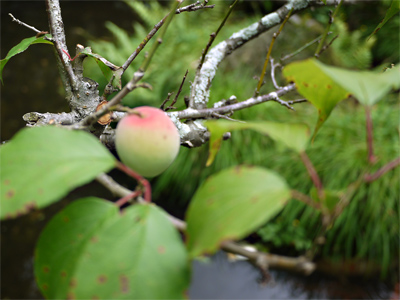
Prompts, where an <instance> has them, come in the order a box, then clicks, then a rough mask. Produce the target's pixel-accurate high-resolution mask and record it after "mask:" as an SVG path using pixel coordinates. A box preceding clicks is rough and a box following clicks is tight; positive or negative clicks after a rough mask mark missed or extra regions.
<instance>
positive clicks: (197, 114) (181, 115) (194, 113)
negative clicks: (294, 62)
mask: <svg viewBox="0 0 400 300" xmlns="http://www.w3.org/2000/svg"><path fill="white" fill-rule="evenodd" d="M295 89H296V87H295V85H294V84H293V83H291V84H289V85H287V86H284V87H282V88H281V89H280V90H277V91H275V92H271V93H269V94H265V95H260V96H257V97H251V98H249V99H246V100H243V101H240V102H237V103H233V104H229V105H226V106H221V107H213V108H204V109H192V108H188V109H185V110H181V111H176V112H169V113H168V114H169V115H170V116H171V117H172V116H173V117H175V118H178V119H189V118H190V119H199V118H209V117H211V116H212V114H213V113H217V114H220V115H224V114H227V113H230V112H234V111H237V110H242V109H245V108H248V107H252V106H254V105H258V104H261V103H264V102H267V101H272V100H274V99H275V98H276V97H277V96H278V97H280V96H283V95H285V94H287V93H289V92H291V91H294V90H295ZM292 101H293V102H294V103H296V101H297V100H292ZM299 102H304V100H303V99H301V100H299ZM288 103H289V102H288Z"/></svg>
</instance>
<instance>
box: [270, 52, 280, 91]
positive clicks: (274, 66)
mask: <svg viewBox="0 0 400 300" xmlns="http://www.w3.org/2000/svg"><path fill="white" fill-rule="evenodd" d="M270 62H271V79H272V83H273V85H274V87H275V88H276V89H277V90H279V89H280V88H281V87H280V86H279V85H278V83H277V81H276V79H275V69H276V67H282V65H281V64H280V63H277V64H275V63H274V59H273V58H272V57H271V59H270Z"/></svg>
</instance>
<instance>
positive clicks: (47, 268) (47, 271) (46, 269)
mask: <svg viewBox="0 0 400 300" xmlns="http://www.w3.org/2000/svg"><path fill="white" fill-rule="evenodd" d="M42 270H43V272H44V273H49V272H50V268H49V267H48V266H44V267H43V268H42Z"/></svg>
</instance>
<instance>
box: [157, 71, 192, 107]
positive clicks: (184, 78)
mask: <svg viewBox="0 0 400 300" xmlns="http://www.w3.org/2000/svg"><path fill="white" fill-rule="evenodd" d="M188 72H189V70H186V73H185V75H184V76H183V78H182V82H181V85H180V86H179V89H178V92H177V93H176V96H175V98H174V100H172V102H171V105H169V106H168V107H165V104H166V103H167V102H168V101H169V100H170V98H171V96H172V94H173V93H168V96H167V99H165V100H164V101H163V103H162V104H161V106H160V109H162V110H163V111H168V110H170V109H175V108H176V107H174V104H175V103H176V102H177V101H178V97H179V95H180V93H181V92H182V87H183V84H184V83H185V80H186V77H187V74H188Z"/></svg>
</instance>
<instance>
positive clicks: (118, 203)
mask: <svg viewBox="0 0 400 300" xmlns="http://www.w3.org/2000/svg"><path fill="white" fill-rule="evenodd" d="M140 194H142V191H141V190H136V191H134V192H132V193H130V194H128V195H126V196H125V197H122V198H121V199H119V200H118V201H116V202H115V203H114V204H115V205H116V206H118V207H121V206H122V205H124V204H125V203H128V201H129V200H131V199H133V198H135V197H137V196H139V195H140Z"/></svg>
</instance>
